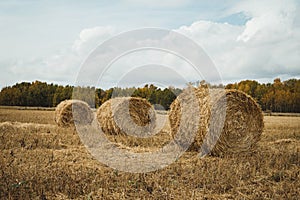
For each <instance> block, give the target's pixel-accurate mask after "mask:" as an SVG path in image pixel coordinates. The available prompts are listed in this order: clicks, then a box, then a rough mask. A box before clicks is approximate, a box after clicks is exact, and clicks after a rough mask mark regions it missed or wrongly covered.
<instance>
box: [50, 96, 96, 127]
mask: <svg viewBox="0 0 300 200" xmlns="http://www.w3.org/2000/svg"><path fill="white" fill-rule="evenodd" d="M93 118H94V114H93V111H92V110H91V108H90V107H89V105H88V104H87V103H86V102H84V101H80V100H74V99H72V100H65V101H62V102H61V103H60V104H58V105H57V107H56V109H55V122H56V124H57V125H58V126H61V127H69V126H73V125H75V123H76V124H78V125H88V124H91V123H92V121H93Z"/></svg>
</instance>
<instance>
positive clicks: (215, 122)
mask: <svg viewBox="0 0 300 200" xmlns="http://www.w3.org/2000/svg"><path fill="white" fill-rule="evenodd" d="M195 93H196V96H197V97H198V103H199V115H200V120H199V128H198V132H197V134H196V136H195V141H194V142H193V144H192V145H191V147H190V150H197V151H199V150H201V152H202V153H204V154H206V153H209V152H210V153H211V154H212V155H218V156H223V155H230V154H236V153H241V152H252V151H253V150H254V149H255V146H256V143H257V142H258V141H259V140H260V136H261V134H262V131H263V126H264V124H263V115H262V111H261V109H260V107H259V105H258V104H257V103H256V102H255V100H254V99H253V98H252V97H250V96H249V95H247V94H245V93H243V92H241V91H237V90H216V89H215V90H212V89H208V87H207V86H205V85H202V86H200V87H199V88H195ZM180 116H181V109H180V103H179V102H178V101H177V100H175V101H174V102H173V104H172V105H171V110H170V114H169V120H170V125H171V133H172V135H175V134H176V133H177V131H178V127H179V125H180Z"/></svg>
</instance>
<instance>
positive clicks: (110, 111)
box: [97, 97, 156, 137]
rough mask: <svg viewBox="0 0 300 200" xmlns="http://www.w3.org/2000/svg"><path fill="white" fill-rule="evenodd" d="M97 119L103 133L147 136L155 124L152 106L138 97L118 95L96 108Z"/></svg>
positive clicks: (151, 132)
mask: <svg viewBox="0 0 300 200" xmlns="http://www.w3.org/2000/svg"><path fill="white" fill-rule="evenodd" d="M97 120H98V122H99V125H100V127H101V129H102V130H103V132H104V133H106V134H109V135H120V134H122V135H132V136H137V137H149V136H151V135H152V134H153V132H154V129H155V125H156V115H155V111H154V109H153V106H152V105H151V104H150V103H149V102H148V101H147V100H146V99H142V98H138V97H118V98H113V99H110V100H108V101H106V102H105V103H104V104H102V105H101V106H100V108H99V109H98V110H97Z"/></svg>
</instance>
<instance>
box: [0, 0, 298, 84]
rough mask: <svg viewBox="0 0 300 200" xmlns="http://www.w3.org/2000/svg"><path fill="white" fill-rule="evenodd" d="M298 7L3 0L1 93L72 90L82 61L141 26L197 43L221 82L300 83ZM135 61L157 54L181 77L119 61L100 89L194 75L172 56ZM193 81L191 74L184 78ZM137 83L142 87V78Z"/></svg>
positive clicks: (287, 0) (278, 1) (170, 0)
mask: <svg viewBox="0 0 300 200" xmlns="http://www.w3.org/2000/svg"><path fill="white" fill-rule="evenodd" d="M299 5H300V3H299V1H296V0H261V1H252V0H245V1H240V0H232V1H225V0H224V1H221V0H210V1H202V0H201V1H198V0H194V1H193V0H164V1H161V0H160V1H158V0H151V1H149V0H123V1H121V0H111V1H104V0H91V1H79V0H73V1H71V0H62V1H61V0H60V1H58V0H57V1H56V0H52V1H46V0H41V1H37V0H7V1H0V30H1V31H0V44H1V45H0V54H1V56H0V69H1V73H0V76H1V77H0V88H2V87H5V86H9V85H13V84H15V83H16V82H22V81H34V80H41V81H47V82H53V83H58V84H64V85H66V84H71V85H74V84H75V82H76V80H77V77H78V73H79V72H80V68H81V65H82V63H83V62H84V61H85V60H86V58H87V57H88V55H89V54H90V52H91V51H92V50H93V49H95V48H96V47H97V46H98V45H99V44H101V43H102V42H104V41H106V40H107V39H109V38H111V37H113V36H115V35H117V34H119V33H121V32H126V31H130V30H133V29H139V28H144V27H158V28H163V29H169V30H174V31H176V32H178V33H180V34H184V35H185V36H187V37H188V38H190V39H191V40H193V41H195V42H196V43H197V44H198V45H199V46H200V47H202V49H203V50H204V51H205V52H206V54H207V55H208V56H209V58H210V59H211V60H212V62H213V63H214V65H215V67H216V68H217V70H218V71H219V73H220V76H221V77H222V80H223V82H224V83H228V82H235V81H239V80H242V79H254V80H258V81H260V82H270V81H272V80H273V79H274V78H276V77H280V78H282V79H283V80H285V79H288V78H300V9H299V8H300V7H299ZM149 55H150V56H149ZM131 56H134V55H131ZM135 56H136V57H138V58H139V59H141V58H142V57H143V56H144V57H145V58H143V60H144V61H145V60H146V61H149V63H152V61H153V60H151V59H149V58H153V56H157V57H156V58H161V59H162V60H164V59H166V58H170V60H171V61H172V62H166V63H160V64H162V65H163V66H165V65H170V66H171V69H172V68H174V71H176V72H174V73H173V72H171V71H172V70H171V69H170V68H166V70H163V72H157V71H159V70H158V68H157V66H149V67H148V68H147V62H143V63H139V62H136V63H135V62H132V63H131V62H129V61H132V60H134V59H133V58H131V57H130V56H129V57H127V59H126V58H123V59H124V60H123V61H122V60H119V61H118V62H116V64H115V66H114V67H112V68H111V70H110V71H109V72H107V74H106V75H105V78H104V79H103V80H105V81H104V82H105V85H101V86H103V87H109V86H114V85H116V84H115V83H116V82H122V83H126V80H127V82H130V83H132V84H134V81H133V78H134V77H143V73H144V75H145V74H146V76H145V77H144V79H145V80H146V79H147V77H150V79H151V77H152V79H153V77H157V79H156V80H152V79H151V81H152V82H155V83H157V84H159V82H160V81H161V82H163V83H162V85H164V84H173V85H176V82H178V83H179V82H180V83H181V82H182V80H181V79H180V74H181V72H182V73H185V72H186V71H189V70H188V68H189V66H185V67H183V66H184V65H182V64H180V61H176V59H178V58H171V57H172V56H171V55H168V53H164V55H158V54H157V52H155V53H153V54H151V53H149V52H145V53H144V54H137V55H135ZM173 56H174V55H173ZM129 58H130V59H129ZM147 59H149V60H147ZM170 60H169V61H170ZM121 61H122V62H121ZM124 63H125V64H124ZM137 63H138V64H140V66H141V69H143V70H139V69H136V68H135V69H134V70H131V74H132V75H131V76H130V75H128V74H130V73H127V74H120V70H119V69H118V67H123V68H124V66H125V68H126V66H130V65H134V66H137V65H136V64H137ZM170 63H172V64H170ZM122 64H123V66H122ZM177 65H178V66H177ZM137 68H138V67H137ZM147 69H148V70H149V72H148V71H147ZM150 69H152V71H151V70H150ZM175 69H176V70H175ZM170 70H171V71H170ZM180 70H181V71H180ZM118 72H119V73H118ZM151 73H154V74H151ZM163 73H166V74H169V76H167V77H168V78H169V79H170V82H164V81H162V80H165V79H166V76H162V74H163ZM149 74H150V75H151V76H149ZM178 74H179V75H178ZM191 74H192V73H191ZM121 77H124V79H122V80H121ZM176 77H178V79H177V78H176ZM194 78H195V77H193V76H189V75H187V76H186V80H190V81H194ZM142 79H143V78H142ZM136 84H138V85H139V84H143V83H142V82H141V81H140V80H137V82H136Z"/></svg>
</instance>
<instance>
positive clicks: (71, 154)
mask: <svg viewBox="0 0 300 200" xmlns="http://www.w3.org/2000/svg"><path fill="white" fill-rule="evenodd" d="M165 117H166V116H163V115H159V116H158V119H159V120H162V121H163V120H164V119H165ZM264 121H265V128H264V132H263V135H262V138H261V141H260V142H259V144H258V148H257V150H256V151H255V152H254V153H252V154H251V155H249V154H248V155H243V154H241V155H238V156H236V157H226V158H220V157H211V156H206V157H204V158H202V159H200V158H198V157H197V153H195V152H186V153H185V154H184V155H183V156H182V157H181V158H180V159H178V160H177V161H176V162H175V163H173V164H171V165H169V166H168V167H166V168H164V169H161V170H157V171H154V172H149V173H140V174H138V173H127V172H120V171H117V170H114V169H111V168H109V167H107V166H105V165H103V164H101V163H100V162H98V161H97V160H95V159H93V157H92V156H91V155H90V154H89V152H88V151H87V150H86V149H85V147H84V146H83V144H82V143H81V141H80V139H79V136H78V135H77V133H76V131H75V130H74V128H60V127H57V126H56V125H55V122H54V111H46V110H17V109H0V149H1V154H0V199H300V190H299V188H300V117H288V116H265V117H264ZM168 132H169V127H168V125H166V126H165V127H164V129H163V130H162V131H161V133H160V134H158V135H157V136H154V138H152V139H149V140H146V141H145V140H133V139H132V138H129V139H128V138H127V139H126V138H109V139H114V140H115V141H116V142H119V143H122V144H123V145H125V146H129V147H130V148H133V149H134V148H137V149H138V148H141V149H147V148H148V149H151V148H152V147H153V146H154V147H158V146H161V145H163V144H164V143H165V142H167V141H168V140H169V139H170V137H169V134H168Z"/></svg>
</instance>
